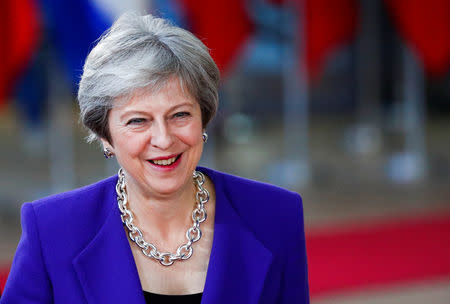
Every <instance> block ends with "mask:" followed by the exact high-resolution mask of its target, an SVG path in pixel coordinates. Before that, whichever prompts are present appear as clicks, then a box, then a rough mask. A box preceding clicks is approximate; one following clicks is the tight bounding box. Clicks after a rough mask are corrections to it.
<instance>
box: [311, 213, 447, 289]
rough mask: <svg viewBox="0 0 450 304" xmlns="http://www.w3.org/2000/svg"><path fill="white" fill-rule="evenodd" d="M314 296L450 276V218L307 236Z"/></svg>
mask: <svg viewBox="0 0 450 304" xmlns="http://www.w3.org/2000/svg"><path fill="white" fill-rule="evenodd" d="M307 235H308V236H307V249H308V262H309V278H310V291H311V296H313V297H314V296H320V295H324V294H326V293H330V292H340V291H345V290H346V291H349V290H360V289H365V288H371V287H383V286H387V285H390V284H395V283H405V282H411V281H420V280H425V279H433V278H439V277H445V276H450V212H449V211H447V212H443V213H440V214H427V215H426V216H422V217H415V218H402V219H389V220H379V221H372V222H367V223H354V224H351V225H339V226H334V227H327V228H321V229H320V230H316V231H314V230H313V231H311V232H310V233H307Z"/></svg>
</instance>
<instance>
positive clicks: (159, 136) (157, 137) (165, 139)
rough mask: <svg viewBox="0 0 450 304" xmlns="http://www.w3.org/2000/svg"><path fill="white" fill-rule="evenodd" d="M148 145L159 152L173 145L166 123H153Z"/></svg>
mask: <svg viewBox="0 0 450 304" xmlns="http://www.w3.org/2000/svg"><path fill="white" fill-rule="evenodd" d="M150 143H151V145H152V146H153V147H156V148H159V149H161V150H166V149H168V148H170V146H171V145H172V144H173V135H172V133H171V132H170V128H169V127H168V126H167V123H166V122H156V121H155V122H154V123H153V126H152V134H151V140H150Z"/></svg>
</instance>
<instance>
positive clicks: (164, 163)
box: [149, 154, 181, 166]
mask: <svg viewBox="0 0 450 304" xmlns="http://www.w3.org/2000/svg"><path fill="white" fill-rule="evenodd" d="M180 156H181V154H178V155H177V156H174V157H171V158H168V159H150V160H149V162H150V163H152V164H154V165H158V166H170V165H172V164H173V163H175V162H176V161H177V160H178V159H179V158H180Z"/></svg>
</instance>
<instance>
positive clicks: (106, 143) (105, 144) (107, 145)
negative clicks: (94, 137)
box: [100, 138, 114, 152]
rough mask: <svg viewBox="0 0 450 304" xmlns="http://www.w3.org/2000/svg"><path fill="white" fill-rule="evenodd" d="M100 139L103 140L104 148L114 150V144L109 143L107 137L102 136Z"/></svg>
mask: <svg viewBox="0 0 450 304" xmlns="http://www.w3.org/2000/svg"><path fill="white" fill-rule="evenodd" d="M100 141H101V142H102V145H103V149H105V148H108V149H109V150H110V151H111V152H114V148H113V146H112V145H111V144H110V143H109V141H108V140H107V139H105V138H100Z"/></svg>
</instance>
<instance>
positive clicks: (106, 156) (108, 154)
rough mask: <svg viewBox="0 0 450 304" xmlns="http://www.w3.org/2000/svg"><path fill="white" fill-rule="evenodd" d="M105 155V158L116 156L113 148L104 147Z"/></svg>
mask: <svg viewBox="0 0 450 304" xmlns="http://www.w3.org/2000/svg"><path fill="white" fill-rule="evenodd" d="M103 155H104V156H105V158H113V157H114V153H113V152H112V151H111V150H109V148H105V149H103Z"/></svg>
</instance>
